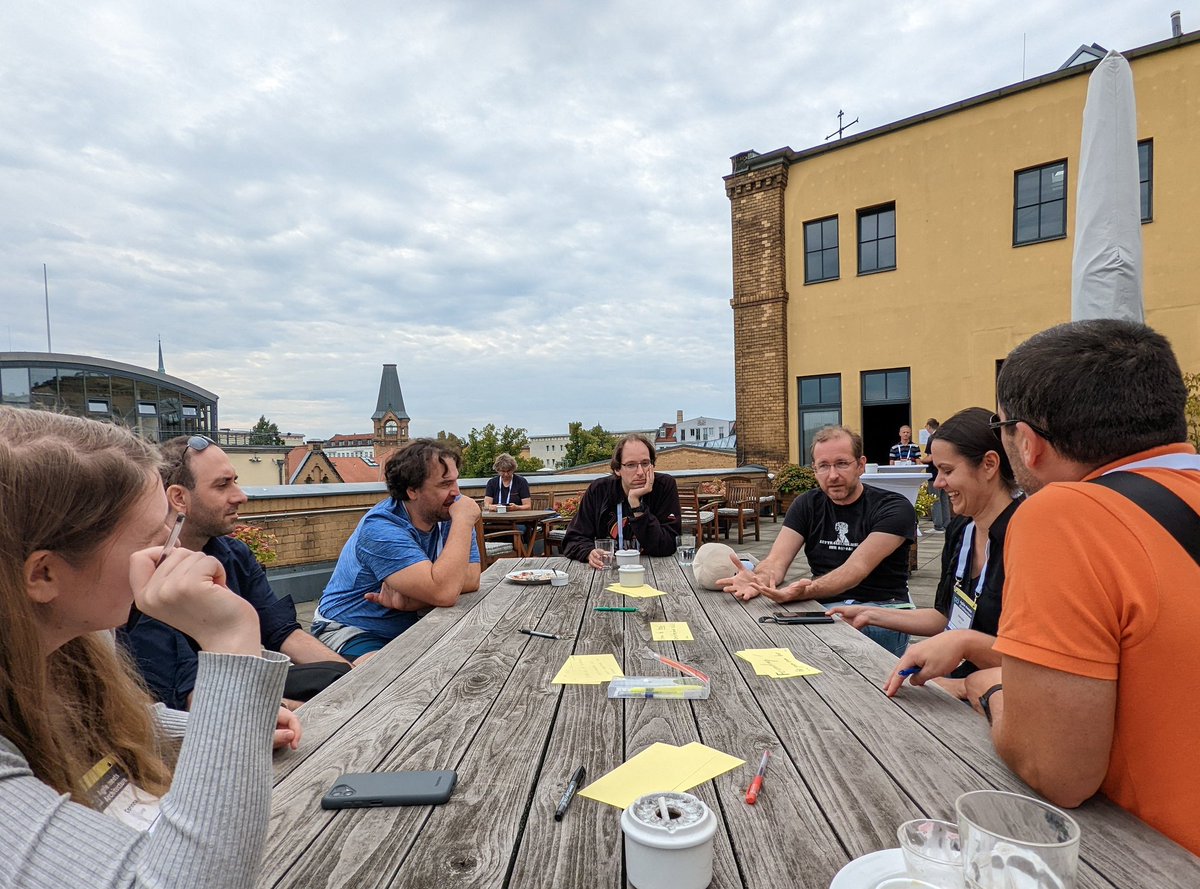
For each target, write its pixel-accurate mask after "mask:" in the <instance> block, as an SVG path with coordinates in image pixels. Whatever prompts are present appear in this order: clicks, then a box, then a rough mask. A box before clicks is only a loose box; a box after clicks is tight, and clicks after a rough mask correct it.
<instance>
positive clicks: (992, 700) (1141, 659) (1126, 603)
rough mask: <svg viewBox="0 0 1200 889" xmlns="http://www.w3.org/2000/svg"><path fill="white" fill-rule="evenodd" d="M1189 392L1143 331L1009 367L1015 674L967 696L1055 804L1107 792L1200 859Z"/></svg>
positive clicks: (1005, 751) (1006, 642)
mask: <svg viewBox="0 0 1200 889" xmlns="http://www.w3.org/2000/svg"><path fill="white" fill-rule="evenodd" d="M1187 399H1188V392H1187V388H1186V386H1185V385H1184V380H1183V376H1182V374H1181V373H1180V369H1179V364H1178V362H1177V361H1176V359H1175V355H1174V353H1173V352H1172V350H1171V345H1170V343H1168V342H1167V340H1166V339H1165V338H1164V337H1163V336H1162V335H1161V334H1158V333H1156V332H1155V331H1153V330H1151V329H1150V328H1149V327H1146V326H1144V325H1142V324H1135V323H1132V322H1128V321H1115V320H1103V321H1078V322H1073V323H1070V324H1062V325H1059V326H1058V327H1052V328H1050V329H1049V330H1046V331H1043V332H1042V333H1039V334H1037V335H1036V336H1034V337H1032V338H1031V339H1029V340H1027V341H1026V342H1024V343H1022V344H1021V345H1019V346H1018V347H1017V348H1016V349H1014V350H1013V351H1012V353H1011V354H1010V355H1009V356H1008V358H1007V360H1006V361H1005V362H1004V367H1003V368H1002V370H1001V371H1000V376H999V378H998V380H997V382H996V400H997V402H998V404H999V406H1000V410H999V413H998V414H997V416H996V417H994V418H993V422H992V426H993V428H994V429H996V430H997V434H998V435H1000V436H1001V441H1002V442H1003V444H1004V449H1005V450H1006V451H1007V452H1008V456H1009V460H1010V462H1011V463H1012V465H1013V469H1014V471H1015V473H1016V477H1017V481H1018V482H1020V483H1021V485H1022V487H1024V488H1025V490H1026V492H1028V493H1029V494H1030V495H1031V496H1030V497H1029V499H1028V500H1027V501H1026V502H1025V504H1024V505H1023V506H1022V507H1021V508H1020V509H1019V510H1018V511H1017V513H1016V514H1015V515H1014V516H1013V519H1012V522H1011V524H1010V525H1009V529H1008V536H1007V539H1006V542H1005V548H1004V562H1005V568H1006V577H1005V583H1004V611H1003V612H1002V614H1001V617H1000V628H999V634H998V637H997V641H996V644H995V646H994V650H995V651H997V652H999V653H1000V654H1001V655H1002V663H1001V666H1000V668H998V669H993V670H983V671H980V672H979V673H976V674H973V675H972V676H971V677H970V678H969V679H968V680H967V686H966V687H967V693H968V696H969V699H970V700H971V701H972V702H973V705H974V706H975V707H976V709H978V710H979V711H980V712H981V713H983V714H984V715H985V716H987V717H988V718H989V721H991V723H992V740H993V741H994V743H995V745H996V751H997V752H998V753H999V754H1000V756H1001V757H1002V758H1003V759H1004V760H1005V761H1006V762H1007V763H1008V764H1009V765H1010V766H1011V767H1012V768H1013V770H1014V771H1015V772H1016V773H1017V774H1018V775H1020V776H1021V778H1023V779H1024V780H1025V781H1026V782H1028V783H1029V785H1030V786H1031V787H1033V788H1034V789H1035V790H1036V791H1038V792H1039V793H1040V794H1042V795H1043V796H1045V797H1046V798H1047V799H1049V800H1050V801H1051V802H1054V803H1057V804H1058V805H1061V806H1068V807H1071V806H1078V805H1079V804H1080V803H1082V802H1084V801H1085V800H1087V799H1088V798H1089V797H1091V796H1092V794H1094V793H1096V792H1097V791H1102V792H1103V793H1104V794H1105V795H1106V796H1107V797H1108V798H1109V799H1111V800H1112V801H1113V802H1115V803H1117V804H1118V805H1120V806H1122V807H1124V808H1126V809H1128V810H1129V811H1131V812H1133V814H1135V815H1137V816H1138V817H1139V818H1141V819H1142V820H1144V821H1146V822H1148V823H1149V824H1150V825H1151V826H1153V827H1155V828H1157V829H1158V830H1160V831H1162V832H1163V833H1165V834H1166V835H1167V836H1169V837H1170V838H1171V839H1173V840H1175V841H1176V842H1178V843H1180V844H1181V845H1183V846H1185V847H1186V848H1188V849H1190V850H1191V851H1192V852H1194V853H1196V854H1200V819H1197V818H1196V812H1197V808H1196V806H1197V800H1200V759H1198V758H1197V757H1196V756H1195V755H1192V754H1193V753H1194V751H1195V750H1196V743H1197V739H1198V738H1200V708H1197V707H1196V706H1195V703H1194V700H1195V696H1196V690H1197V688H1200V658H1197V657H1196V654H1195V650H1196V639H1197V637H1198V636H1200V517H1198V516H1197V511H1200V458H1197V456H1196V451H1195V448H1193V447H1192V445H1191V444H1189V443H1188V426H1187V419H1186V404H1187ZM1001 677H1002V678H1003V682H1002V683H1001Z"/></svg>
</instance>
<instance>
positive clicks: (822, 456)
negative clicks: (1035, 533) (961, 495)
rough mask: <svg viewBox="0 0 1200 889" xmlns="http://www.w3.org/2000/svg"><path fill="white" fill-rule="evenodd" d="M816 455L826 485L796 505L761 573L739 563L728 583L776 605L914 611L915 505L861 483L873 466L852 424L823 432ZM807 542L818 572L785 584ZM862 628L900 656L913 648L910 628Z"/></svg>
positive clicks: (734, 590)
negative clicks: (911, 555) (811, 603)
mask: <svg viewBox="0 0 1200 889" xmlns="http://www.w3.org/2000/svg"><path fill="white" fill-rule="evenodd" d="M812 459H813V470H814V471H815V473H816V476H817V484H818V485H819V488H818V489H817V490H813V491H808V492H806V493H804V494H802V495H800V496H799V497H797V498H796V499H795V500H794V501H793V502H792V505H791V507H789V508H788V511H787V515H786V516H785V517H784V520H783V527H782V528H780V529H779V536H778V537H776V538H775V543H774V544H773V545H772V546H771V551H770V552H769V553H767V557H766V558H765V559H763V560H762V561H761V562H759V563H758V565H757V566H755V568H754V570H752V571H751V570H749V569H746V568H742V566H741V564H740V563H739V562H738V561H737V559H736V558H735V559H734V560H733V563H734V565H736V566H737V568H738V571H737V573H735V574H734V575H733V576H731V577H729V578H727V579H726V580H725V581H723V582H722V588H723V589H724V590H725V592H727V593H731V594H733V595H734V596H737V597H738V598H739V599H743V600H746V599H753V598H754V597H755V596H759V595H763V596H766V597H767V598H769V599H773V600H774V601H776V602H794V601H797V600H801V599H815V600H816V601H818V602H820V603H821V604H822V605H825V606H832V605H843V604H845V605H852V604H856V605H879V606H882V607H891V608H911V607H912V602H911V600H910V599H909V597H908V551H909V548H910V547H911V546H912V543H913V539H914V538H915V534H916V527H917V514H916V511H915V510H914V509H913V506H912V504H911V503H909V502H908V499H907V498H906V497H904V496H903V495H901V494H896V493H894V492H892V491H885V490H883V489H882V488H874V487H871V486H870V485H864V484H863V483H862V481H861V478H862V474H863V472H865V471H866V468H867V458H866V457H864V456H863V444H862V437H861V436H860V435H859V434H858V433H857V432H853V431H851V430H850V429H848V428H846V427H845V426H826V427H825V428H824V429H821V430H820V431H818V432H817V434H816V436H815V437H814V439H813V447H812ZM801 547H803V548H804V555H805V558H806V559H807V560H808V567H809V569H810V570H811V571H812V575H813V576H812V577H811V578H803V579H801V580H797V581H795V582H794V583H790V584H787V585H786V586H781V585H780V584H782V583H783V580H784V578H785V577H786V576H787V573H788V570H789V569H790V568H791V567H792V562H793V561H794V560H795V558H796V556H797V555H798V554H799V553H800V549H801ZM863 632H865V633H866V634H867V635H868V636H870V637H871V638H872V639H874V640H875V641H876V642H878V643H879V644H880V645H882V646H883V647H884V648H886V649H888V651H890V652H892V653H893V654H896V655H899V654H901V653H902V652H903V651H904V649H905V647H906V646H907V645H908V634H907V633H899V632H897V631H896V630H888V629H884V628H882V627H867V628H866V629H865V630H863Z"/></svg>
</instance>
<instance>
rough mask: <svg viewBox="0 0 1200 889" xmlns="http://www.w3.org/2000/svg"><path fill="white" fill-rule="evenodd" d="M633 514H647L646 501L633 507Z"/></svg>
mask: <svg viewBox="0 0 1200 889" xmlns="http://www.w3.org/2000/svg"><path fill="white" fill-rule="evenodd" d="M633 514H634V515H635V516H640V515H645V514H646V504H645V502H644V501H643V502H642V503H639V504H638V505H637V506H635V507H634V508H633Z"/></svg>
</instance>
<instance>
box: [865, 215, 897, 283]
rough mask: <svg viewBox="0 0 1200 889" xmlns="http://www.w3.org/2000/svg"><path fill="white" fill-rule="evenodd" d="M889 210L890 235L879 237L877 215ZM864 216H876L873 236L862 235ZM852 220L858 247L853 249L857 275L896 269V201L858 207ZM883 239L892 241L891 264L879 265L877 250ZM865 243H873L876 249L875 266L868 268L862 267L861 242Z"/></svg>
mask: <svg viewBox="0 0 1200 889" xmlns="http://www.w3.org/2000/svg"><path fill="white" fill-rule="evenodd" d="M889 211H890V212H891V214H892V233H891V234H890V235H883V236H882V237H881V236H880V235H879V219H878V217H879V216H880V215H881V214H883V213H887V212H889ZM866 216H875V217H876V220H875V237H874V238H864V237H863V236H862V225H863V218H864V217H866ZM854 221H855V226H854V234H855V236H856V237H857V239H858V244H857V246H858V249H857V250H856V251H855V253H856V254H857V256H856V258H857V261H858V274H859V275H875V274H878V273H879V272H894V271H895V270H896V261H897V257H896V202H895V201H888V202H887V203H883V204H876V205H875V206H873V207H862V208H861V209H859V210H858V211H856V212H855V214H854ZM884 241H891V242H892V264H891V265H880V264H879V252H878V251H879V245H880V244H881V243H882V242H884ZM867 243H871V244H874V245H875V251H876V253H875V267H874V268H870V269H866V268H863V244H867Z"/></svg>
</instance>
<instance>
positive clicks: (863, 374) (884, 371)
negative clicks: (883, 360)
mask: <svg viewBox="0 0 1200 889" xmlns="http://www.w3.org/2000/svg"><path fill="white" fill-rule="evenodd" d="M897 373H903V374H905V375H906V377H907V382H906V384H905V394H904V397H903V398H889V397H888V389H889V385H888V376H889V375H890V374H897ZM873 376H882V377H883V392H884V395H883V398H882V399H878V398H867V377H873ZM858 387H859V392H858V395H859V399H860V403H861V404H862V405H863V406H864V407H870V406H872V405H876V404H903V403H905V402H908V403H910V404H911V403H912V367H911V366H909V367H877V368H872V369H871V370H863V371H859V375H858Z"/></svg>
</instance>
